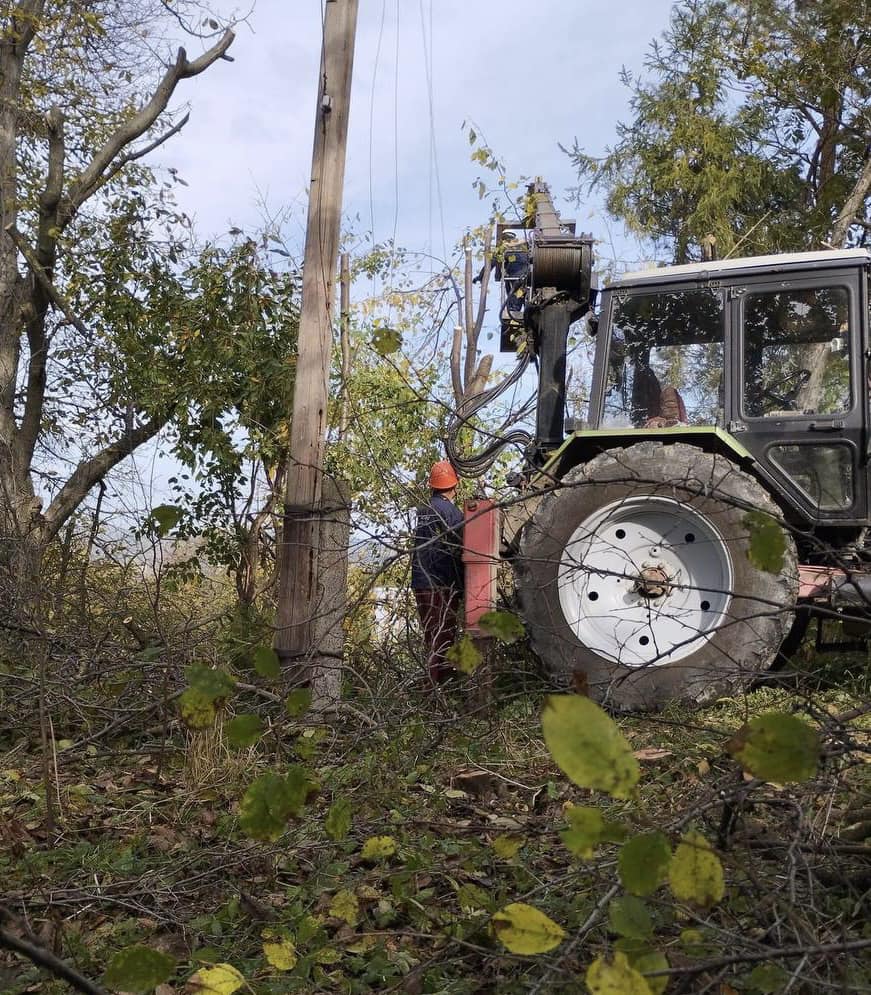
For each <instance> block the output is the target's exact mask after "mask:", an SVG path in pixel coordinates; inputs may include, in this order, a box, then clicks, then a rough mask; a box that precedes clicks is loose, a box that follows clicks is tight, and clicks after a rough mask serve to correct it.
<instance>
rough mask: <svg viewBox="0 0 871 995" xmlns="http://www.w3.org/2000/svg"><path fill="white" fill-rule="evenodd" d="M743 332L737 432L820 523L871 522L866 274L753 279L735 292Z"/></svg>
mask: <svg viewBox="0 0 871 995" xmlns="http://www.w3.org/2000/svg"><path fill="white" fill-rule="evenodd" d="M730 298H731V303H730V318H731V322H732V328H733V329H737V331H738V335H737V341H738V348H737V349H736V350H735V352H734V354H733V377H732V382H733V384H735V387H736V393H735V394H734V395H733V398H732V400H733V404H732V412H731V418H730V423H729V425H730V428H731V429H732V431H733V432H735V433H736V434H737V433H740V434H738V435H737V437H738V438H739V439H740V441H741V442H742V444H743V445H744V446H745V447H746V448H747V449H748V450H749V452H750V453H751V454H752V455H753V456H754V457H755V459H756V461H757V466H758V468H759V470H760V472H761V473H762V474H763V475H764V476H766V477H767V478H768V479H769V481H770V482H771V484H772V485H773V486H774V487H775V488H776V490H778V491H780V492H781V495H782V497H784V498H785V499H786V500H787V502H788V504H789V505H790V506H791V507H794V508H796V509H797V510H799V511H800V512H801V513H802V515H803V516H804V517H805V518H806V519H807V520H808V521H811V522H825V523H831V524H843V525H849V524H855V523H861V522H862V521H863V520H864V519H865V518H866V517H867V488H866V487H865V486H864V479H865V473H866V458H865V449H866V438H865V417H866V416H865V408H866V401H865V398H864V392H862V391H861V390H860V387H861V384H862V383H864V379H865V378H864V375H863V373H862V369H863V349H864V343H863V341H862V334H861V328H862V323H861V321H860V313H861V312H860V305H862V304H863V302H862V295H861V285H860V271H859V270H858V269H848V270H842V271H832V270H828V271H819V272H811V273H802V274H801V275H796V276H795V277H793V278H786V279H778V280H776V281H775V280H771V279H770V278H769V279H766V278H764V277H763V278H754V279H748V280H747V281H746V282H745V283H743V284H742V285H740V286H735V287H732V288H731V291H730Z"/></svg>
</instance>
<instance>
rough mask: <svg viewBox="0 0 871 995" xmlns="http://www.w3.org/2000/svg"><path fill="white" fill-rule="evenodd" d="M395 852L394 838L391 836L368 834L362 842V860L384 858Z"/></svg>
mask: <svg viewBox="0 0 871 995" xmlns="http://www.w3.org/2000/svg"><path fill="white" fill-rule="evenodd" d="M394 853H396V840H395V839H394V838H393V837H392V836H370V837H369V839H368V840H366V842H365V843H364V844H363V849H362V850H361V851H360V856H361V857H362V858H363V860H384V859H386V858H387V857H392V856H393V854H394Z"/></svg>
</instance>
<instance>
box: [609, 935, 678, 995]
mask: <svg viewBox="0 0 871 995" xmlns="http://www.w3.org/2000/svg"><path fill="white" fill-rule="evenodd" d="M614 949H615V950H619V951H620V952H621V953H624V954H626V959H627V960H628V961H629V964H630V966H631V967H633V968H635V970H636V971H638V973H639V974H647V973H648V972H649V971H667V970H668V968H669V963H668V960H667V958H666V956H665V954H663V953H660V952H659V951H658V950H653V949H652V948H651V947H650V945H649V943H648V942H647V941H646V940H639V939H635V938H630V937H626V936H622V937H620V939H619V940H615V941H614ZM644 980H645V981H646V982H647V985H648V987H649V988H650V990H651V991H652V992H653V993H654V995H662V993H663V992H664V991H665V989H666V988H667V987H668V980H669V979H668V975H663V976H662V977H661V978H645V979H644Z"/></svg>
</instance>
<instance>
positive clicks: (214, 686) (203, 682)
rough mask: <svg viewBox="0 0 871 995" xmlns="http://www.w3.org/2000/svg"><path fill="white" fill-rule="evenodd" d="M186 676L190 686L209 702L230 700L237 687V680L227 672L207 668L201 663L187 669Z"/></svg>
mask: <svg viewBox="0 0 871 995" xmlns="http://www.w3.org/2000/svg"><path fill="white" fill-rule="evenodd" d="M184 674H185V677H186V678H187V682H188V684H189V685H190V686H191V687H192V688H194V689H195V690H197V691H199V693H200V694H201V695H202V696H203V697H204V698H207V699H208V700H209V701H222V700H223V699H225V698H229V697H230V695H231V694H232V693H233V691H234V689H235V687H236V680H235V678H233V677H231V676H230V675H229V674H228V673H227V672H226V671H224V670H217V669H215V668H213V667H206V666H204V665H203V664H201V663H194V664H192V665H191V666H190V667H185V672H184Z"/></svg>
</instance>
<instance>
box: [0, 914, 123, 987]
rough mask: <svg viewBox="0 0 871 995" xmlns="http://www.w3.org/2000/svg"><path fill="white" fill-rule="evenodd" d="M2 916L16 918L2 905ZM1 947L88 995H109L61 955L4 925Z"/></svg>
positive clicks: (1, 933)
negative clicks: (24, 937)
mask: <svg viewBox="0 0 871 995" xmlns="http://www.w3.org/2000/svg"><path fill="white" fill-rule="evenodd" d="M0 917H2V918H3V919H8V920H14V919H15V916H13V914H12V913H11V912H10V911H9V910H8V909H4V908H2V907H0ZM0 947H5V949H6V950H12V951H14V952H15V953H17V954H21V955H22V956H23V957H26V958H27V959H28V960H29V961H31V962H32V963H34V964H36V966H37V967H41V968H44V969H45V970H46V971H49V972H50V973H51V974H53V975H54V976H55V977H56V978H62V979H63V980H64V981H66V982H68V983H69V984H71V985H72V986H73V988H76V989H78V990H79V991H80V992H85V993H86V995H108V992H107V991H106V989H105V988H101V987H100V986H99V985H97V984H95V983H94V982H93V981H89V980H88V979H87V978H86V977H84V976H83V975H81V974H79V972H78V971H77V970H76V969H75V968H73V967H70V965H69V964H67V962H66V961H63V960H61V959H60V957H55V955H54V954H53V953H52V952H51V951H50V950H46V948H45V947H43V946H40V945H39V944H36V943H31V942H29V941H28V940H23V939H21V937H19V936H15V935H13V934H12V933H10V932H9V931H8V930H7V929H4V928H3V927H2V926H0Z"/></svg>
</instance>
